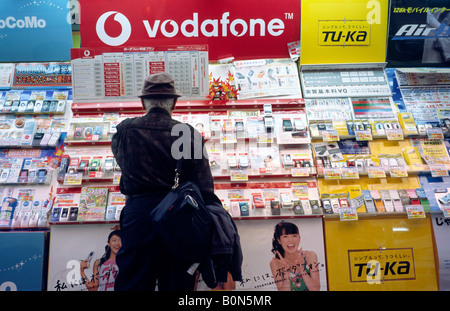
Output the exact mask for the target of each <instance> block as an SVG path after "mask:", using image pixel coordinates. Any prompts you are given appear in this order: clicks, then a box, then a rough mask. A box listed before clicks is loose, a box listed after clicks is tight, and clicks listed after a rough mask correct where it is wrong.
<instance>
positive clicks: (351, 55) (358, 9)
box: [300, 0, 388, 65]
mask: <svg viewBox="0 0 450 311" xmlns="http://www.w3.org/2000/svg"><path fill="white" fill-rule="evenodd" d="M301 13H302V17H301V55H300V63H301V64H302V65H303V64H305V65H310V64H342V63H344V64H345V63H373V62H375V63H376V62H384V61H385V54H386V35H387V19H388V0H376V1H373V0H372V1H366V0H364V1H363V0H351V1H344V2H343V1H334V2H330V1H325V0H304V1H302V5H301Z"/></svg>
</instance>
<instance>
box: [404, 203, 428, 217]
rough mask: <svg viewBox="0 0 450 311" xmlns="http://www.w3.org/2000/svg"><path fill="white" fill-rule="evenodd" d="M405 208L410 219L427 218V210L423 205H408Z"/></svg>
mask: <svg viewBox="0 0 450 311" xmlns="http://www.w3.org/2000/svg"><path fill="white" fill-rule="evenodd" d="M405 209H406V214H407V215H408V219H418V218H425V212H424V210H423V206H422V205H406V206H405Z"/></svg>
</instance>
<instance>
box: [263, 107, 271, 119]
mask: <svg viewBox="0 0 450 311" xmlns="http://www.w3.org/2000/svg"><path fill="white" fill-rule="evenodd" d="M263 110H264V116H265V117H271V116H272V105H271V104H264V107H263Z"/></svg>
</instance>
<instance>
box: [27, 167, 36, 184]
mask: <svg viewBox="0 0 450 311" xmlns="http://www.w3.org/2000/svg"><path fill="white" fill-rule="evenodd" d="M35 181H36V170H35V169H31V170H29V171H28V182H29V183H32V182H35Z"/></svg>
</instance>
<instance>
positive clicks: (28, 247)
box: [0, 232, 47, 292]
mask: <svg viewBox="0 0 450 311" xmlns="http://www.w3.org/2000/svg"><path fill="white" fill-rule="evenodd" d="M46 235H47V233H46V232H1V233H0V254H2V256H0V292H2V291H42V290H45V289H44V288H43V284H45V278H46V275H45V272H44V262H45V256H46V255H45V254H46V253H47V250H46V249H45V247H46V246H45V244H46Z"/></svg>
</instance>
